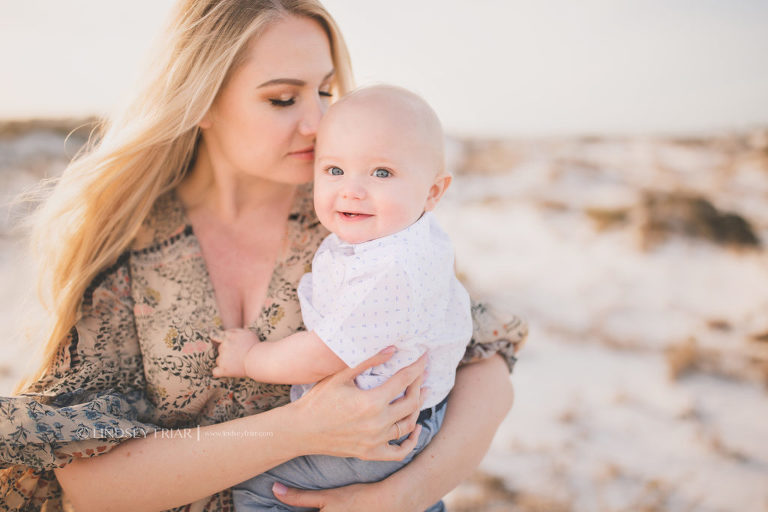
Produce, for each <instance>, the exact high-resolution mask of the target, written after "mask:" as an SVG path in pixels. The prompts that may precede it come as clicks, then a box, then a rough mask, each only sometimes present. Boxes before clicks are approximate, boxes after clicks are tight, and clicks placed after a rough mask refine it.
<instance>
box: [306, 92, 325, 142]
mask: <svg viewBox="0 0 768 512" xmlns="http://www.w3.org/2000/svg"><path fill="white" fill-rule="evenodd" d="M327 108H328V106H327V105H326V104H325V103H324V102H323V101H322V100H321V99H320V98H319V97H318V98H317V99H315V100H314V101H309V102H307V104H306V108H305V109H304V113H303V116H302V118H301V121H300V122H299V133H301V134H302V135H304V136H307V137H309V136H314V135H315V134H316V133H317V127H318V125H319V124H320V119H322V117H323V115H324V114H325V111H326V110H327Z"/></svg>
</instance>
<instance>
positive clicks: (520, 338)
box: [461, 299, 528, 373]
mask: <svg viewBox="0 0 768 512" xmlns="http://www.w3.org/2000/svg"><path fill="white" fill-rule="evenodd" d="M472 324H473V331H472V339H471V340H470V342H469V344H468V345H467V350H466V352H465V353H464V358H463V359H462V360H461V363H462V364H466V363H470V362H472V361H476V360H478V359H485V358H486V357H490V356H492V355H493V354H496V353H499V354H500V355H501V356H502V357H503V358H504V360H505V361H506V362H507V366H508V367H509V371H510V373H511V372H512V368H513V367H514V365H515V362H516V361H517V358H516V357H515V354H517V351H518V350H520V348H521V347H522V346H523V344H524V343H525V339H526V338H527V336H528V324H526V323H525V321H524V320H523V319H521V318H520V317H518V316H516V315H514V314H513V313H507V312H503V311H500V310H499V308H497V307H496V306H493V305H491V304H489V303H487V302H478V301H476V300H475V299H472Z"/></svg>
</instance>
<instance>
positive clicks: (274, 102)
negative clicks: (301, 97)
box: [269, 98, 296, 107]
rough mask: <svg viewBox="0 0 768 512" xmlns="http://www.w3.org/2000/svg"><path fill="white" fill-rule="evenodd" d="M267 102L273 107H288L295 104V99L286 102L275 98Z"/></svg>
mask: <svg viewBox="0 0 768 512" xmlns="http://www.w3.org/2000/svg"><path fill="white" fill-rule="evenodd" d="M269 102H270V103H271V104H272V105H273V106H275V107H290V106H291V105H293V104H294V103H296V98H290V99H287V100H279V99H276V98H271V99H270V100H269Z"/></svg>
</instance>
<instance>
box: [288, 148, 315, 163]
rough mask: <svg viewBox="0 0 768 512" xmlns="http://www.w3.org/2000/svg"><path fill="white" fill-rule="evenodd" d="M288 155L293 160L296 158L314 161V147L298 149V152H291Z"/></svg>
mask: <svg viewBox="0 0 768 512" xmlns="http://www.w3.org/2000/svg"><path fill="white" fill-rule="evenodd" d="M288 154H289V155H290V156H292V157H294V158H298V159H299V160H314V159H315V147H314V146H310V147H308V148H304V149H300V150H298V151H292V152H290V153H288Z"/></svg>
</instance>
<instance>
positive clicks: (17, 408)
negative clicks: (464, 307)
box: [0, 0, 525, 511]
mask: <svg viewBox="0 0 768 512" xmlns="http://www.w3.org/2000/svg"><path fill="white" fill-rule="evenodd" d="M167 35H168V37H167V40H166V41H164V43H163V44H162V45H161V48H160V51H159V52H158V60H157V61H156V62H155V65H154V67H153V68H152V69H153V72H152V73H150V75H149V76H148V77H147V80H146V82H145V84H146V87H145V88H144V90H141V91H138V92H137V95H136V99H135V101H134V102H133V103H132V104H131V105H130V106H129V107H128V108H127V109H126V110H125V112H124V113H123V114H122V115H120V116H118V117H116V118H115V120H114V121H113V122H112V123H111V124H110V125H109V126H106V127H105V129H104V132H103V136H102V137H101V139H100V140H99V141H98V142H96V143H95V145H94V146H93V147H92V148H90V149H89V150H88V151H87V152H86V153H84V154H83V155H82V156H81V157H80V158H78V159H77V160H76V161H74V162H73V163H72V164H71V165H70V166H69V168H68V169H67V170H66V171H65V172H64V174H63V176H62V178H61V180H60V181H59V183H58V184H57V186H56V188H55V190H54V192H53V194H52V196H51V197H50V199H49V200H48V201H47V202H46V203H45V205H44V206H43V207H42V208H41V210H40V211H39V213H38V219H37V225H38V231H37V233H36V237H35V240H36V242H37V248H38V251H39V254H40V256H41V261H44V262H45V272H43V274H42V278H43V279H44V282H45V288H44V289H45V290H47V291H48V301H49V305H50V309H51V312H52V318H53V325H52V327H51V330H50V336H49V337H48V343H47V357H46V360H45V361H44V364H43V365H42V368H41V371H40V373H39V375H37V377H36V378H35V379H33V380H32V381H31V383H29V384H28V385H26V386H25V387H24V389H23V392H22V393H21V394H20V395H19V396H16V397H11V398H0V460H2V467H3V468H5V469H4V470H3V471H2V475H0V498H2V501H0V507H2V508H4V509H10V510H15V509H25V510H26V509H38V508H41V507H43V506H45V510H48V511H51V510H61V509H62V507H63V506H64V505H65V504H66V503H70V504H71V505H72V506H73V507H74V509H75V510H78V511H81V510H107V509H108V510H131V511H137V510H162V509H172V508H176V509H179V510H182V509H183V510H204V511H214V510H232V501H231V493H230V492H229V488H230V487H231V486H232V485H234V484H236V483H238V482H240V481H243V480H245V479H247V478H249V477H251V476H253V475H256V474H259V473H261V472H263V471H265V470H267V469H269V468H271V467H274V466H276V465H278V464H280V463H282V462H284V461H286V460H288V459H291V458H294V457H296V456H300V455H305V454H314V453H318V454H328V455H335V456H354V457H359V458H365V459H381V460H395V459H401V458H403V457H404V456H405V455H406V454H407V453H408V452H409V451H410V450H411V449H413V446H414V444H415V442H416V439H415V437H414V439H410V440H409V441H406V442H404V443H403V444H402V445H401V446H400V447H398V446H396V445H390V444H388V442H387V441H388V440H390V439H393V438H394V437H396V434H397V433H403V434H404V433H407V432H411V431H413V429H414V428H415V422H416V418H417V415H418V411H419V409H420V400H421V397H420V384H421V381H422V379H423V375H422V374H423V370H424V361H419V362H417V363H414V364H413V365H411V366H409V367H406V368H404V369H403V370H401V371H400V372H398V373H397V374H396V375H395V376H393V377H392V378H390V379H389V380H388V381H387V382H385V383H384V384H383V385H381V386H380V387H378V388H375V389H373V390H368V391H361V390H359V389H357V388H356V387H355V386H354V384H353V379H354V377H355V375H357V374H358V373H360V372H362V371H363V370H365V369H366V368H368V367H371V366H373V365H376V364H380V363H382V362H383V361H385V360H387V359H388V358H389V357H391V355H392V353H391V352H390V351H386V350H385V351H384V352H382V353H381V354H379V355H377V356H375V357H373V358H371V359H370V360H368V361H366V362H365V363H363V364H361V365H360V366H358V367H357V368H354V369H348V370H344V371H342V372H340V373H338V374H336V375H334V376H332V377H329V378H327V379H325V380H324V381H322V382H321V383H319V384H318V385H317V386H315V388H314V389H313V390H312V391H311V392H310V393H308V394H307V395H306V396H304V397H303V398H301V399H300V400H298V401H296V402H293V403H289V401H288V388H287V387H286V386H277V385H267V384H262V383H257V382H253V381H250V380H247V379H217V378H213V377H212V376H211V369H212V368H213V367H214V366H215V359H216V353H215V348H214V346H213V344H212V343H211V335H212V334H215V333H216V332H217V331H218V330H219V329H222V328H232V327H246V328H248V329H250V330H252V331H253V332H255V333H256V334H257V335H258V336H259V337H260V338H261V339H262V340H270V339H280V338H282V337H285V336H287V335H288V334H290V333H292V332H295V331H296V330H299V329H301V328H302V325H301V316H300V309H299V305H298V301H297V299H296V291H295V288H296V284H297V282H298V280H299V278H300V277H301V275H302V274H303V273H304V272H305V271H306V269H307V266H308V264H309V263H310V261H311V258H312V255H313V253H314V251H315V249H316V248H317V246H318V244H319V242H320V241H321V240H322V239H323V237H324V236H325V235H326V234H327V232H325V231H324V230H323V228H322V227H321V226H320V225H319V223H318V222H317V220H316V217H315V216H314V212H313V209H312V201H311V190H310V186H309V185H308V183H309V181H310V180H311V178H312V161H313V157H314V151H313V148H314V135H315V130H316V128H317V124H318V122H319V120H320V117H321V116H322V115H323V113H324V112H325V109H326V107H327V105H328V102H329V101H330V100H331V97H332V95H339V94H343V93H344V92H345V91H347V90H348V89H349V87H350V84H351V75H350V69H349V64H348V57H347V53H346V49H345V46H344V42H343V40H342V38H341V36H340V34H339V32H338V29H337V28H336V25H335V23H334V22H333V20H332V19H331V18H330V16H329V15H328V14H327V12H326V11H325V10H324V9H323V8H322V6H320V5H319V4H318V3H317V2H316V1H310V0H304V1H301V0H293V1H289V0H271V1H267V0H264V1H255V0H186V1H182V2H180V3H179V5H177V7H176V9H175V13H174V16H173V18H172V21H171V25H170V27H169V28H168V31H167ZM473 313H474V320H475V333H474V337H473V340H472V342H471V343H470V345H469V346H468V347H467V354H466V356H465V362H467V363H472V364H466V365H464V366H463V367H461V368H460V369H459V371H458V373H457V378H456V385H455V387H454V390H453V392H452V395H451V404H452V405H451V408H450V411H448V412H447V414H446V418H445V422H444V425H443V429H442V430H441V431H440V434H439V435H438V436H437V437H436V438H435V439H434V440H433V442H432V443H431V444H430V446H429V447H428V448H427V449H426V450H425V451H424V452H423V453H422V454H421V455H419V456H418V457H417V458H416V459H414V461H413V462H412V463H411V464H410V465H408V466H407V467H406V468H404V469H403V470H401V471H399V472H397V473H395V474H393V475H392V476H390V477H389V478H387V479H385V480H383V481H381V482H378V483H375V484H363V485H354V486H349V487H344V488H338V489H330V490H324V491H301V490H295V489H275V491H276V494H277V495H278V497H279V498H280V499H281V500H283V501H285V502H286V503H289V504H292V505H298V506H308V507H315V508H320V509H321V510H324V511H342V510H367V511H374V510H403V511H405V510H413V511H416V510H424V509H426V508H428V507H430V506H432V505H433V504H435V502H438V501H439V499H440V497H441V496H442V495H444V494H445V493H446V492H447V491H449V490H450V489H451V488H453V487H454V486H455V485H456V484H457V483H458V482H459V481H461V479H463V478H464V477H466V476H468V474H469V473H470V472H471V471H472V470H473V468H474V467H475V466H476V465H477V463H478V462H479V460H480V458H481V457H482V455H483V454H484V453H485V451H486V450H487V448H488V445H489V443H490V440H491V439H492V437H493V434H494V432H495V430H496V428H497V427H498V425H499V423H500V421H501V419H502V418H503V417H504V415H505V413H506V412H507V410H508V408H509V407H510V405H511V401H512V391H511V388H510V385H509V380H508V377H507V368H508V366H509V367H510V368H511V364H512V363H513V362H514V351H515V349H516V348H517V346H519V344H520V343H521V342H522V340H523V339H524V337H525V328H524V326H523V325H522V324H521V323H520V322H519V321H517V320H516V319H515V318H514V317H510V318H507V319H505V320H507V321H506V323H504V322H503V321H497V318H496V317H495V316H493V315H491V314H490V313H489V311H488V310H487V309H486V308H485V307H484V306H482V305H479V304H475V306H474V311H473ZM496 354H498V355H496ZM505 363H506V364H505ZM404 389H405V390H406V393H405V396H404V397H403V398H402V399H399V400H397V401H395V402H392V403H390V401H391V400H392V399H393V398H394V397H396V396H398V395H399V394H400V393H401V392H402V391H403V390H404ZM477 418H482V419H483V420H482V421H477ZM62 491H63V492H62ZM439 508H440V505H437V509H439Z"/></svg>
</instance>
